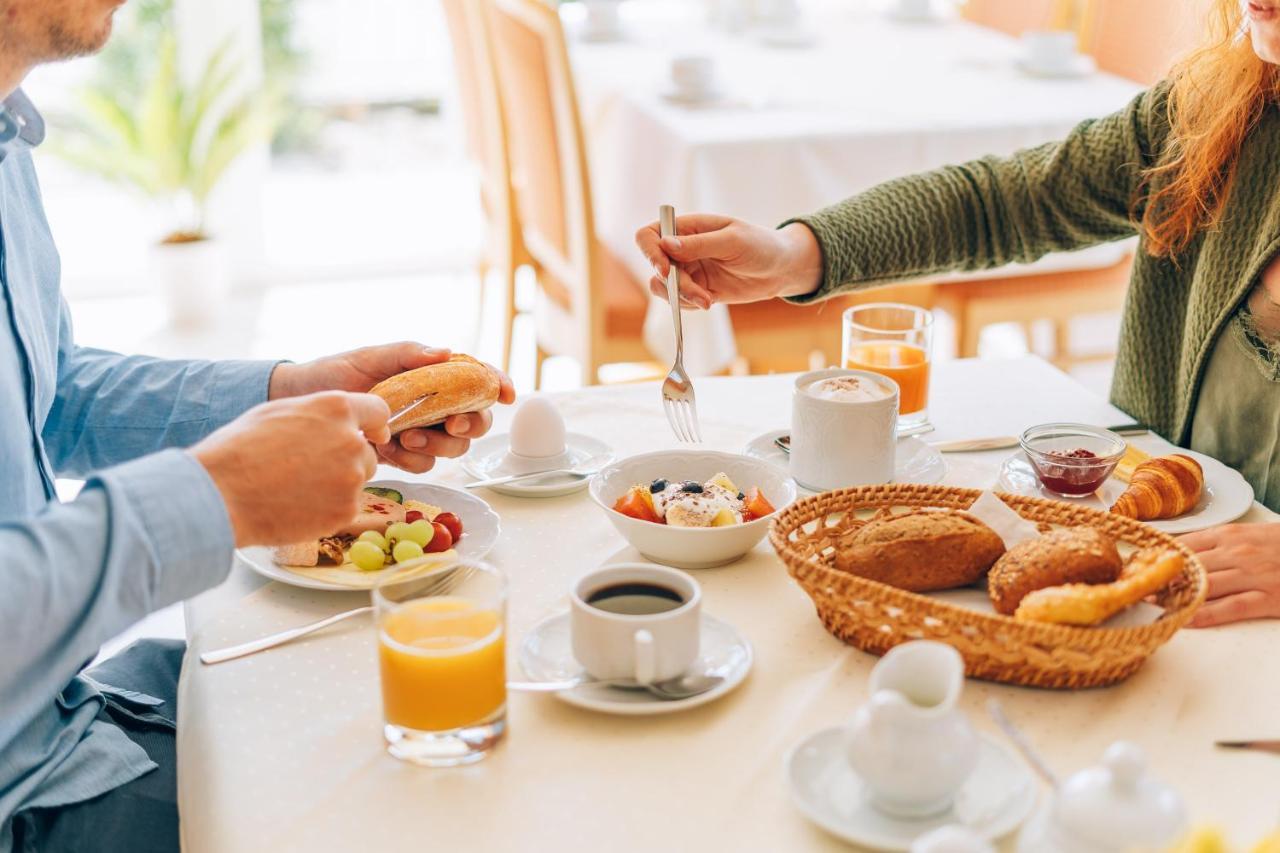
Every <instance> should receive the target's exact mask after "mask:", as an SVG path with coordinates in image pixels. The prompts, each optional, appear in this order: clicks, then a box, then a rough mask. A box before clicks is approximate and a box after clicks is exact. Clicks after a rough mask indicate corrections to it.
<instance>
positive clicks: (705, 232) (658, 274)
mask: <svg viewBox="0 0 1280 853" xmlns="http://www.w3.org/2000/svg"><path fill="white" fill-rule="evenodd" d="M676 233H677V234H679V235H680V236H678V237H662V236H661V235H660V233H659V231H658V223H657V222H651V223H650V224H648V225H646V226H645V227H643V228H641V229H640V230H639V231H637V232H636V245H637V246H639V247H640V251H641V252H643V253H644V256H645V257H646V258H648V260H649V263H651V264H652V265H653V271H654V277H653V278H652V279H651V280H650V282H649V287H650V289H651V290H653V292H654V293H656V294H657V295H658V296H661V297H662V298H663V299H665V298H666V296H667V285H666V277H667V270H668V269H670V265H671V262H672V261H675V262H676V263H678V264H679V265H680V298H681V300H682V301H683V302H684V304H685V307H687V308H710V307H711V303H713V302H725V303H729V304H733V303H738V302H759V301H760V300H763V299H772V298H774V297H775V296H800V295H803V294H805V293H812V292H813V291H814V290H816V289H817V288H818V287H819V285H821V284H822V274H823V270H822V249H821V248H820V247H819V246H818V240H817V238H816V237H814V236H813V232H812V231H810V230H809V229H808V227H806V226H804V225H801V224H799V223H792V224H791V225H788V226H787V227H785V228H781V229H774V228H764V227H762V226H759V225H752V224H751V223H749V222H743V221H741V220H738V219H731V218H730V217H728V216H716V215H713V214H706V213H694V214H690V215H688V216H680V217H677V218H676Z"/></svg>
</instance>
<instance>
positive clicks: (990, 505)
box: [967, 491, 1040, 548]
mask: <svg viewBox="0 0 1280 853" xmlns="http://www.w3.org/2000/svg"><path fill="white" fill-rule="evenodd" d="M967 512H968V513H969V515H972V516H973V517H974V518H976V519H978V520H979V521H981V522H982V523H983V524H985V525H986V526H987V527H990V528H991V529H992V530H994V531H995V532H996V535H997V536H999V537H1000V538H1001V539H1003V540H1004V547H1005V548H1012V547H1013V546H1014V545H1017V544H1018V543H1019V542H1025V541H1026V540H1028V539H1035V538H1037V537H1038V536H1039V535H1040V529H1039V528H1038V527H1036V524H1035V522H1033V521H1027V520H1026V519H1025V518H1023V517H1022V516H1020V515H1018V514H1017V513H1016V512H1014V511H1013V510H1012V509H1010V508H1009V505H1008V504H1006V503H1005V502H1004V501H1002V500H1000V498H998V497H996V495H995V492H985V491H984V492H983V493H982V494H981V495H979V496H978V499H977V500H976V501H974V502H973V506H971V507H969V509H968V510H967Z"/></svg>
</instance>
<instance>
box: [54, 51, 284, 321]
mask: <svg viewBox="0 0 1280 853" xmlns="http://www.w3.org/2000/svg"><path fill="white" fill-rule="evenodd" d="M227 53H228V50H227V47H226V46H224V47H223V48H222V49H220V50H218V51H217V52H215V53H214V54H213V55H212V56H211V57H210V59H209V61H208V63H206V65H205V67H204V68H203V70H202V73H201V74H200V75H199V76H198V78H197V79H195V80H193V81H191V82H190V83H188V82H186V81H184V80H183V79H182V76H181V74H180V73H179V71H178V62H177V48H176V44H175V42H174V39H173V37H172V35H166V36H165V37H164V39H163V41H162V42H161V45H160V49H159V51H158V53H157V55H156V59H155V62H154V66H153V67H152V68H151V70H150V73H149V75H146V76H145V77H144V78H143V80H142V85H141V87H140V91H139V92H137V93H136V94H135V95H133V96H132V97H130V96H129V95H128V93H122V92H120V91H118V90H113V89H111V88H107V87H105V86H90V87H88V88H86V89H84V90H83V91H81V92H80V94H79V102H80V107H81V115H80V116H79V117H78V121H77V125H78V127H77V131H78V132H73V133H69V134H67V136H66V138H65V140H64V141H63V142H62V144H60V145H58V146H57V147H56V149H55V150H56V151H57V152H58V153H59V154H60V155H61V156H63V157H65V158H66V159H67V160H68V161H70V162H71V163H72V164H73V165H75V166H78V167H80V168H81V169H84V170H85V171H88V172H92V173H94V174H96V175H99V176H101V177H104V178H106V179H108V180H111V181H114V182H117V183H121V184H124V185H127V186H130V187H132V188H134V189H135V190H137V191H139V192H141V193H143V194H145V195H147V196H150V197H152V198H155V199H157V200H158V201H160V202H161V203H163V204H165V205H166V206H167V207H168V211H169V213H168V215H169V218H170V223H171V224H170V225H169V229H170V230H169V231H168V233H167V234H166V235H165V236H164V237H163V238H162V239H161V240H160V242H159V243H158V244H157V245H155V246H154V247H153V249H152V269H153V278H154V279H155V281H156V283H157V284H158V285H159V287H160V289H161V292H162V294H163V297H164V299H165V302H166V305H167V307H168V310H169V317H170V320H171V321H172V322H173V323H174V325H182V326H197V325H203V324H206V323H208V322H210V321H211V320H213V319H214V318H216V317H217V316H218V314H219V313H220V312H221V310H222V307H223V306H224V304H225V302H226V297H227V293H228V291H229V289H230V280H229V272H228V267H227V262H226V252H225V248H224V247H223V245H222V244H221V243H220V242H218V240H216V239H215V238H214V236H213V235H211V234H210V233H209V231H208V229H207V228H206V224H205V222H206V212H207V210H206V208H207V204H208V201H209V197H210V195H211V194H212V193H213V191H214V189H215V188H216V187H217V185H218V182H219V180H220V179H221V178H222V176H223V175H224V174H225V173H226V170H227V167H228V166H230V165H231V164H232V163H234V162H235V161H236V159H237V158H238V157H239V156H240V155H241V154H243V153H244V152H245V151H246V150H247V149H248V148H249V147H250V146H251V145H253V144H254V143H256V142H259V141H263V140H265V139H267V138H268V137H269V135H270V131H271V124H272V121H271V117H270V116H271V113H272V112H273V111H272V110H271V109H269V107H268V104H267V102H266V98H265V96H263V95H262V94H261V93H253V94H250V95H247V96H244V97H240V98H233V97H231V95H230V91H231V87H232V85H233V84H234V82H235V80H236V77H237V75H238V73H239V70H238V68H237V67H236V66H235V65H234V64H233V63H232V62H230V61H229V59H228V56H227Z"/></svg>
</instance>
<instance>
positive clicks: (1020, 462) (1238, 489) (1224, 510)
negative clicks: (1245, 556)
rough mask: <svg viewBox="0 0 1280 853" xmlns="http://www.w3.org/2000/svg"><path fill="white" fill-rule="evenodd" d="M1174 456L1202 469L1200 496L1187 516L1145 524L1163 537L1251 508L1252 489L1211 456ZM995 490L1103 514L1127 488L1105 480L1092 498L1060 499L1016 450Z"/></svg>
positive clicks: (1112, 479)
mask: <svg viewBox="0 0 1280 853" xmlns="http://www.w3.org/2000/svg"><path fill="white" fill-rule="evenodd" d="M1175 452H1177V453H1184V454H1186V455H1187V456H1190V457H1191V458H1192V459H1194V460H1196V461H1197V462H1199V463H1200V467H1201V468H1202V469H1204V492H1203V494H1201V495H1200V503H1198V504H1196V505H1195V507H1194V508H1193V509H1192V510H1191V511H1190V512H1185V513H1183V514H1182V515H1180V516H1178V517H1176V518H1166V519H1161V520H1158V521H1148V522H1146V523H1147V524H1150V525H1151V526H1152V527H1154V528H1156V529H1157V530H1163V531H1164V532H1165V533H1190V532H1192V531H1193V530H1204V529H1205V528H1206V527H1214V526H1216V525H1219V524H1226V523H1227V522H1229V521H1235V520H1236V519H1237V518H1239V517H1240V516H1242V515H1244V514H1245V513H1246V512H1248V511H1249V507H1251V506H1253V487H1252V486H1250V485H1249V481H1248V480H1246V479H1245V478H1244V477H1242V476H1241V475H1240V472H1239V471H1236V470H1235V469H1234V468H1228V467H1227V466H1226V465H1223V464H1222V463H1221V462H1219V461H1218V460H1217V459H1214V458H1213V457H1212V456H1205V455H1204V454H1203V453H1196V452H1195V451H1194V450H1183V449H1182V448H1179V449H1178V450H1177V451H1175ZM996 488H997V489H1000V490H1002V491H1006V492H1013V493H1014V494H1017V495H1030V496H1031V497H1037V498H1051V499H1053V500H1059V501H1066V502H1067V503H1081V504H1084V505H1085V506H1087V507H1092V508H1094V509H1102V510H1105V509H1109V508H1110V507H1111V505H1112V504H1113V503H1115V500H1116V498H1118V497H1119V496H1120V493H1121V492H1123V491H1124V490H1125V488H1127V487H1126V486H1125V484H1124V483H1122V482H1120V480H1118V479H1116V478H1115V477H1109V478H1108V479H1107V481H1106V482H1105V483H1103V484H1102V488H1101V489H1099V490H1098V491H1097V492H1096V493H1095V494H1092V495H1086V496H1084V497H1082V498H1064V497H1062V496H1061V495H1056V494H1054V493H1053V492H1051V491H1049V490H1048V489H1046V488H1045V487H1044V486H1042V485H1040V480H1039V479H1038V478H1037V477H1036V472H1035V469H1034V468H1032V467H1031V463H1030V462H1029V461H1027V457H1026V455H1025V454H1024V453H1023V452H1022V451H1021V450H1019V451H1018V452H1016V453H1014V454H1013V455H1012V456H1010V457H1009V458H1008V459H1006V460H1005V461H1004V464H1003V465H1001V466H1000V477H999V479H997V480H996Z"/></svg>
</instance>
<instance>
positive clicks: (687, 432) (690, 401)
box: [658, 204, 702, 443]
mask: <svg viewBox="0 0 1280 853" xmlns="http://www.w3.org/2000/svg"><path fill="white" fill-rule="evenodd" d="M658 230H659V232H660V233H661V235H662V236H663V237H674V236H676V211H675V208H674V207H672V206H671V205H669V204H664V205H662V206H661V207H659V208H658ZM667 299H668V300H669V301H670V302H671V319H672V322H673V323H674V324H675V329H676V361H675V364H673V365H671V372H670V373H668V374H667V378H666V380H665V381H663V383H662V407H663V409H665V410H666V413H667V422H668V423H669V424H671V431H672V432H674V433H675V434H676V438H678V439H680V440H681V441H684V442H690V443H692V442H701V441H702V433H701V431H700V430H699V429H698V407H697V404H696V402H695V400H694V396H693V382H692V381H691V380H690V379H689V374H688V373H685V370H684V331H683V330H682V329H681V327H680V271H679V270H678V269H677V268H676V265H675V263H674V262H673V263H672V264H671V265H670V267H669V268H668V270H667Z"/></svg>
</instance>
